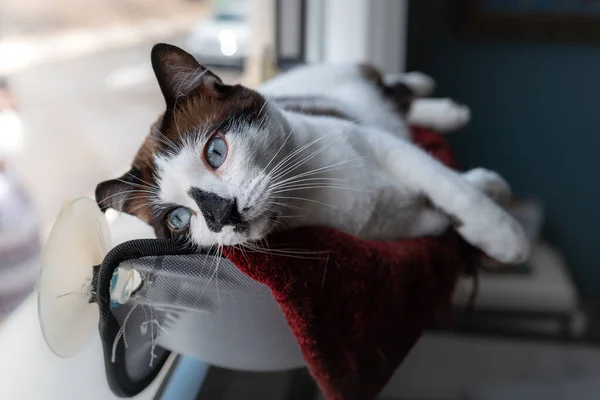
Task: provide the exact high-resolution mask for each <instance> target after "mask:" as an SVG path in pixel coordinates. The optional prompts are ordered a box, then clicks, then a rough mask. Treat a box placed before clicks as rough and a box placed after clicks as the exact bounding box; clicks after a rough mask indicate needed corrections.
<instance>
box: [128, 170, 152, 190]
mask: <svg viewBox="0 0 600 400" xmlns="http://www.w3.org/2000/svg"><path fill="white" fill-rule="evenodd" d="M127 175H128V176H131V177H132V178H134V179H137V180H138V181H140V182H142V183H143V184H145V185H147V186H148V187H149V188H154V189H156V190H160V188H159V187H158V186H156V184H154V183H150V182H147V181H145V180H143V179H142V178H140V177H139V176H135V175H133V174H132V173H131V172H128V173H127Z"/></svg>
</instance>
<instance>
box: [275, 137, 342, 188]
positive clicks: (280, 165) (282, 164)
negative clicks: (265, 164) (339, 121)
mask: <svg viewBox="0 0 600 400" xmlns="http://www.w3.org/2000/svg"><path fill="white" fill-rule="evenodd" d="M293 131H294V129H292V130H291V132H290V135H291V133H292V132H293ZM333 133H335V129H334V130H331V131H330V132H327V133H326V134H324V135H322V136H320V137H318V138H316V139H314V140H313V141H311V142H308V143H306V144H304V145H302V146H300V147H299V148H297V149H296V150H294V151H292V152H291V153H290V154H288V155H287V156H285V157H284V158H283V159H282V160H281V161H279V163H277V165H275V167H274V168H273V169H272V170H271V171H269V175H270V176H273V175H274V174H275V173H276V172H277V171H279V170H280V169H281V168H286V167H287V165H289V163H292V162H294V160H293V158H294V157H296V156H297V155H299V154H300V153H302V152H303V151H304V150H306V149H307V148H309V147H311V146H313V145H314V144H316V143H318V142H319V141H321V140H323V139H325V138H327V137H328V136H330V135H331V134H333Z"/></svg>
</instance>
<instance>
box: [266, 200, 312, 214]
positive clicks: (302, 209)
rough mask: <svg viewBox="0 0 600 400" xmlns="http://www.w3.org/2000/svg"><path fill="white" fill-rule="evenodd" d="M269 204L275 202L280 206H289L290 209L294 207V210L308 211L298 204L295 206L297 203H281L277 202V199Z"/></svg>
mask: <svg viewBox="0 0 600 400" xmlns="http://www.w3.org/2000/svg"><path fill="white" fill-rule="evenodd" d="M269 204H274V205H276V206H280V207H285V208H289V209H292V210H298V211H304V212H306V209H305V208H302V207H298V206H295V205H292V204H286V203H279V202H276V201H270V202H269Z"/></svg>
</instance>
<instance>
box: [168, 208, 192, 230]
mask: <svg viewBox="0 0 600 400" xmlns="http://www.w3.org/2000/svg"><path fill="white" fill-rule="evenodd" d="M191 219H192V210H190V209H189V208H186V207H178V208H176V209H174V210H173V211H171V212H170V213H169V215H168V216H167V225H169V229H171V230H173V231H181V230H183V229H185V228H187V227H188V225H189V224H190V220H191Z"/></svg>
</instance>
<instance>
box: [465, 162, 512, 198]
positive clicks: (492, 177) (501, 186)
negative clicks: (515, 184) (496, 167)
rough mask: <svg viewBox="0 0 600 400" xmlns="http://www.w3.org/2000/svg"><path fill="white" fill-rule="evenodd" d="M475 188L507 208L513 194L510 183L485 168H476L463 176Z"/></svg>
mask: <svg viewBox="0 0 600 400" xmlns="http://www.w3.org/2000/svg"><path fill="white" fill-rule="evenodd" d="M462 176H463V178H464V179H465V180H466V181H467V182H469V183H470V184H471V185H472V186H473V187H475V188H477V189H479V190H480V191H481V192H482V193H485V194H486V195H487V196H488V197H489V198H491V199H492V200H494V201H495V202H496V203H498V204H499V205H501V206H502V207H507V206H508V205H509V203H510V201H511V198H512V193H511V190H510V186H509V185H508V183H507V182H506V181H505V180H504V178H502V177H501V176H500V175H498V174H497V173H496V172H494V171H490V170H488V169H485V168H474V169H471V170H469V171H467V172H464V173H463V174H462Z"/></svg>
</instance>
